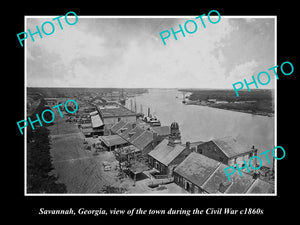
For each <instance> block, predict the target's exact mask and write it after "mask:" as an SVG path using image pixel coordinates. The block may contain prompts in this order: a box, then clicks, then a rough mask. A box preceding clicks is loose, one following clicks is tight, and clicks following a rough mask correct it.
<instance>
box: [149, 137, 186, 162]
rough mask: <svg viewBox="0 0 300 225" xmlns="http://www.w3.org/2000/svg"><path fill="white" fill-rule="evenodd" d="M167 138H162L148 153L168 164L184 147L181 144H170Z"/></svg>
mask: <svg viewBox="0 0 300 225" xmlns="http://www.w3.org/2000/svg"><path fill="white" fill-rule="evenodd" d="M168 143H169V140H168V139H164V140H163V141H162V142H160V143H159V144H158V145H157V146H156V147H155V148H154V149H153V150H152V151H151V152H150V153H149V154H148V155H149V156H151V157H153V158H154V159H156V160H157V161H159V162H160V163H162V164H164V165H165V166H168V165H169V164H170V163H171V162H172V161H173V160H174V159H175V158H176V157H177V156H178V155H179V154H180V153H181V152H182V151H183V150H184V149H185V147H184V146H182V145H179V144H177V145H175V146H174V147H173V146H170V145H168Z"/></svg>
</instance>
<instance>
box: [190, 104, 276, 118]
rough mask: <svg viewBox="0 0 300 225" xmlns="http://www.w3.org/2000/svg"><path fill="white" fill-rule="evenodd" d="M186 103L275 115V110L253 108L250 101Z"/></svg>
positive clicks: (254, 113)
mask: <svg viewBox="0 0 300 225" xmlns="http://www.w3.org/2000/svg"><path fill="white" fill-rule="evenodd" d="M185 104H186V105H201V106H208V107H212V108H218V109H223V110H229V111H235V112H242V113H248V114H252V115H259V116H268V117H274V112H268V111H257V110H255V109H254V110H253V109H252V107H251V105H250V106H249V103H201V102H196V101H186V103H185Z"/></svg>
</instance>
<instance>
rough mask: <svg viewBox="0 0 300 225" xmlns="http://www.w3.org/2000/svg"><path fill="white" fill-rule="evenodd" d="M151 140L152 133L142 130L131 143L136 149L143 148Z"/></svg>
mask: <svg viewBox="0 0 300 225" xmlns="http://www.w3.org/2000/svg"><path fill="white" fill-rule="evenodd" d="M152 141H153V134H152V133H151V132H150V131H144V132H143V133H142V134H141V135H140V136H138V137H137V138H136V139H134V140H133V141H132V142H131V144H133V145H134V146H135V147H137V148H138V149H141V150H143V149H144V148H145V147H146V146H147V145H149V144H150V143H151V142H152Z"/></svg>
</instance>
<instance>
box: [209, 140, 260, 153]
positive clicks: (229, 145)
mask: <svg viewBox="0 0 300 225" xmlns="http://www.w3.org/2000/svg"><path fill="white" fill-rule="evenodd" d="M212 142H213V143H214V144H215V145H217V146H218V148H219V149H220V150H221V151H222V152H223V153H224V154H225V155H226V156H227V157H228V158H233V157H236V156H238V155H242V154H245V153H247V152H252V151H254V149H251V148H250V146H247V145H246V144H243V143H242V142H240V141H239V140H238V139H236V138H233V137H224V138H217V139H213V140H212Z"/></svg>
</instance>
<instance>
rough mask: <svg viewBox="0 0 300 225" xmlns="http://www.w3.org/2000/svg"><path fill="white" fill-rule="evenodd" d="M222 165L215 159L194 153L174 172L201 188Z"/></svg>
mask: <svg viewBox="0 0 300 225" xmlns="http://www.w3.org/2000/svg"><path fill="white" fill-rule="evenodd" d="M220 164H221V163H220V162H218V161H216V160H214V159H210V158H208V157H206V156H204V155H202V154H199V153H195V152H192V153H191V154H190V155H189V156H188V157H186V158H185V159H184V160H183V161H182V162H181V163H180V164H179V165H178V166H177V167H176V169H175V170H174V172H176V173H177V174H179V175H180V176H182V177H184V178H186V179H187V180H188V181H190V182H192V183H193V184H195V185H197V186H198V187H201V186H202V184H204V182H205V181H206V180H207V179H208V178H209V176H211V175H212V173H213V172H214V171H215V170H216V168H217V167H218V166H220Z"/></svg>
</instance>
